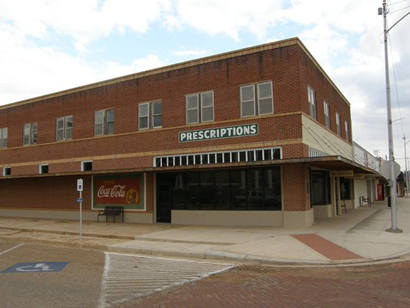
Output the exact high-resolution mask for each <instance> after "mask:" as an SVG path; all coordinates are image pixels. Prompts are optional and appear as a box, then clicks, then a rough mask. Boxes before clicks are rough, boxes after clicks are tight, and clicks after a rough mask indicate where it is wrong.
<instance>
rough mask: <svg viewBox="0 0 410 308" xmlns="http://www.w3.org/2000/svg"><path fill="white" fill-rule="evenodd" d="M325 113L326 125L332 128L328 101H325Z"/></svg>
mask: <svg viewBox="0 0 410 308" xmlns="http://www.w3.org/2000/svg"><path fill="white" fill-rule="evenodd" d="M323 113H324V115H325V125H326V127H327V128H330V117H329V104H328V103H327V102H326V101H323Z"/></svg>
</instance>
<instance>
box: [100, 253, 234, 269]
mask: <svg viewBox="0 0 410 308" xmlns="http://www.w3.org/2000/svg"><path fill="white" fill-rule="evenodd" d="M104 253H105V254H106V255H107V254H110V255H118V256H128V257H138V258H146V259H159V260H169V261H180V262H192V263H204V264H218V265H219V264H220V265H227V266H233V267H235V265H234V264H231V263H224V262H212V261H202V260H192V259H183V258H181V259H177V258H169V257H162V256H149V255H139V254H130V253H120V252H109V251H106V252H104Z"/></svg>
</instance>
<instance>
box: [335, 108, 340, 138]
mask: <svg viewBox="0 0 410 308" xmlns="http://www.w3.org/2000/svg"><path fill="white" fill-rule="evenodd" d="M335 117H336V134H337V135H338V136H341V135H342V130H341V127H340V114H339V113H338V112H336V115H335Z"/></svg>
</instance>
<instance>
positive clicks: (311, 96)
mask: <svg viewBox="0 0 410 308" xmlns="http://www.w3.org/2000/svg"><path fill="white" fill-rule="evenodd" d="M307 92H308V105H309V114H310V116H311V117H312V118H314V119H315V120H316V119H317V114H316V94H315V90H314V89H313V88H312V87H311V86H310V85H308V86H307ZM312 113H313V114H312Z"/></svg>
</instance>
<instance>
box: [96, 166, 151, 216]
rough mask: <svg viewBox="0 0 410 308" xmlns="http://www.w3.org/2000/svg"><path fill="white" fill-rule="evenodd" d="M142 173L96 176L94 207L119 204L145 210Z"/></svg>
mask: <svg viewBox="0 0 410 308" xmlns="http://www.w3.org/2000/svg"><path fill="white" fill-rule="evenodd" d="M143 188H144V177H143V175H142V174H132V175H121V176H95V177H94V208H103V207H105V206H107V205H110V206H113V205H119V206H123V207H124V208H125V209H139V210H144V209H145V206H144V198H143V197H144V196H143V192H144V189H143Z"/></svg>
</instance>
